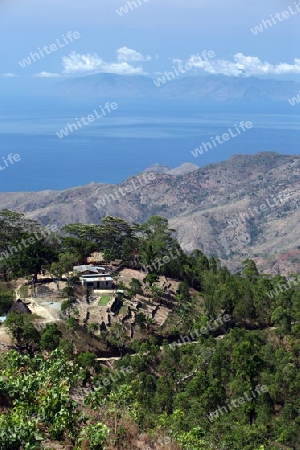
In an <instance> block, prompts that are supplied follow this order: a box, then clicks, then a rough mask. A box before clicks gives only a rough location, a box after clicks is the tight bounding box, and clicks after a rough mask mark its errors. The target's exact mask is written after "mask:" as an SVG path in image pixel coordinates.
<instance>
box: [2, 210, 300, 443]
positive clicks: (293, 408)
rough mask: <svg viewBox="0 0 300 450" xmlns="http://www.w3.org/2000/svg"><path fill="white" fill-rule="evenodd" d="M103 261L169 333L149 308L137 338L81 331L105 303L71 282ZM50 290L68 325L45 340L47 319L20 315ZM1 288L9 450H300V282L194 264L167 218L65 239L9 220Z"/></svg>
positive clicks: (138, 318) (126, 294) (139, 319)
mask: <svg viewBox="0 0 300 450" xmlns="http://www.w3.org/2000/svg"><path fill="white" fill-rule="evenodd" d="M185 250H186V249H185ZM93 252H101V254H102V255H103V260H104V261H105V263H106V262H107V263H111V262H113V261H115V260H118V261H119V266H118V268H116V269H115V271H114V272H113V273H112V276H113V279H114V287H115V289H116V290H117V291H118V292H120V293H122V299H121V303H122V304H123V306H124V304H125V301H126V300H129V301H131V302H133V301H134V300H135V299H139V298H141V299H144V298H145V299H146V300H145V302H146V303H147V305H150V306H151V303H155V304H157V305H162V306H164V308H166V309H167V310H168V314H167V318H166V320H164V322H163V323H161V324H159V323H158V322H157V321H156V320H155V316H154V319H153V318H151V317H149V316H147V315H146V312H145V311H146V310H143V303H142V300H141V302H140V303H141V306H140V308H139V309H137V311H136V312H135V313H134V316H135V323H134V325H135V333H134V334H133V335H132V333H131V332H130V329H127V328H126V327H125V326H124V325H123V324H122V322H118V321H115V322H113V323H112V324H111V325H110V326H107V327H102V326H100V317H99V318H98V321H94V322H91V321H89V317H88V315H87V316H86V318H85V319H84V320H82V319H81V317H80V315H79V313H78V309H79V308H80V305H81V303H82V302H83V301H84V302H86V304H87V306H89V305H90V302H91V297H92V296H93V292H91V291H89V290H86V291H85V292H83V293H82V291H80V288H81V286H80V283H79V279H78V277H76V276H74V274H72V268H73V266H75V265H78V264H86V263H87V259H88V257H89V256H90V255H91V254H93ZM126 271H127V272H126ZM125 273H135V274H142V276H141V277H140V278H137V276H134V277H132V278H131V279H128V278H126V279H125V278H124V276H123V275H124V274H125ZM122 274H123V275H122ZM43 276H48V277H49V278H50V279H53V280H54V281H55V283H58V284H59V283H64V288H63V289H62V291H61V293H62V303H61V318H60V320H59V321H57V322H55V323H47V324H46V325H45V326H44V327H42V328H39V327H37V326H36V323H37V321H38V319H39V318H38V317H37V316H36V315H35V314H23V313H22V314H21V312H20V310H19V311H18V310H17V311H16V310H15V311H13V310H12V311H11V307H12V305H15V304H16V302H15V301H16V300H17V297H19V296H20V295H21V290H20V286H21V285H22V289H25V287H26V289H27V290H30V289H31V297H34V295H35V294H34V293H35V285H36V284H37V283H38V282H39V279H41V278H42V277H43ZM122 276H123V278H122ZM0 277H1V282H0V316H7V317H6V320H5V322H4V324H3V325H0V336H1V333H2V332H3V333H4V332H7V333H8V335H9V336H10V339H11V345H10V347H9V348H8V349H6V350H5V351H2V353H1V361H0V371H1V376H0V450H19V449H20V450H21V449H27V450H29V449H53V450H54V449H57V450H60V449H61V450H63V449H77V450H80V449H82V450H83V449H84V450H87V449H95V450H96V449H99V450H101V449H102V450H121V449H126V450H127V449H133V450H135V449H136V450H146V449H147V450H299V449H300V428H299V425H300V418H299V410H300V399H299V393H300V371H299V367H300V363H299V361H300V358H299V356H300V322H299V320H300V308H299V301H300V289H299V287H300V275H298V274H292V273H291V274H290V275H289V276H287V277H283V276H280V275H277V276H271V275H265V274H264V275H263V274H261V273H259V271H258V270H257V267H256V265H255V263H254V261H253V260H251V259H246V260H244V262H243V263H242V265H241V267H240V271H239V272H238V273H235V274H232V273H230V271H229V270H228V269H227V268H226V267H225V266H223V265H222V264H221V262H220V260H219V259H218V258H215V257H207V256H206V255H205V254H204V253H202V252H201V251H200V250H193V251H192V252H189V253H186V252H185V251H184V249H182V248H181V247H180V245H179V243H178V241H177V240H176V238H175V233H174V230H172V229H170V228H169V224H168V220H167V219H164V218H161V217H159V216H152V217H150V218H149V219H148V220H147V221H146V222H144V223H142V224H135V223H133V224H129V223H128V222H126V221H125V220H122V219H119V218H117V217H111V216H108V217H106V218H105V219H102V221H101V222H100V223H99V224H96V225H85V224H78V223H77V224H69V225H67V226H65V227H64V228H63V229H62V230H60V231H59V230H58V229H49V228H48V229H46V228H45V227H44V226H42V225H41V224H39V223H38V222H36V221H33V220H29V219H26V218H25V217H24V216H23V215H22V214H18V213H15V212H12V211H8V210H4V211H2V212H0ZM162 278H163V279H164V280H166V283H169V286H170V285H171V286H175V285H176V289H175V291H174V292H172V290H171V288H168V289H167V288H166V289H163V288H162V287H161V284H160V280H161V279H162ZM26 295H27V294H26ZM26 295H25V294H24V298H25V299H26V298H29V294H28V295H27V296H26ZM22 298H23V297H22ZM82 298H84V300H82ZM25 303H26V302H24V304H25ZM24 308H25V307H24ZM79 341H80V344H81V347H80V349H79ZM96 348H97V350H95V349H96ZM78 349H79V350H78ZM107 355H108V356H107ZM109 355H110V356H109Z"/></svg>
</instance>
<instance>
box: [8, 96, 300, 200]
mask: <svg viewBox="0 0 300 450" xmlns="http://www.w3.org/2000/svg"><path fill="white" fill-rule="evenodd" d="M110 101H115V102H117V104H118V109H117V110H115V111H112V112H111V113H109V114H108V113H107V115H106V116H105V117H102V118H101V119H97V120H95V121H94V122H93V123H90V124H88V125H86V126H82V128H79V129H78V130H77V131H73V132H72V133H71V132H69V135H68V136H65V137H63V138H62V139H60V138H59V137H58V136H57V135H56V133H57V132H59V131H60V130H61V129H63V128H65V127H66V126H67V124H68V123H74V122H76V121H75V119H76V118H80V117H82V116H87V115H89V114H93V110H95V109H96V111H97V112H98V114H100V105H102V106H103V105H104V103H105V99H104V100H101V101H100V100H98V99H95V100H91V99H89V100H88V101H82V100H80V101H75V100H67V99H52V98H41V97H30V98H26V97H16V98H2V101H1V104H0V166H1V167H5V169H3V170H0V191H1V192H12V191H39V190H44V189H54V190H61V189H66V188H70V187H75V186H81V185H85V184H88V183H91V182H97V183H118V182H120V181H122V180H125V179H126V178H128V177H130V176H132V175H134V174H137V173H139V172H141V171H143V170H144V169H146V168H147V167H149V166H150V165H152V164H154V163H160V164H166V165H168V166H170V167H176V166H179V165H180V164H182V163H183V162H192V163H195V164H198V165H199V166H201V167H203V166H205V165H207V164H210V163H213V162H218V161H223V160H225V159H228V158H229V157H230V156H232V155H234V154H255V153H257V152H261V151H275V152H278V153H281V154H299V142H300V121H299V119H300V115H299V114H300V105H296V106H294V107H291V106H290V105H289V104H288V103H287V104H269V105H268V104H265V103H261V104H260V103H256V104H253V105H251V104H245V103H230V104H228V103H226V104H225V103H224V104H223V103H220V102H219V103H214V104H211V103H210V104H203V103H199V102H191V101H189V102H178V101H164V102H160V101H159V102H158V101H154V100H153V101H149V100H136V101H128V100H121V101H120V100H112V99H110ZM242 120H243V121H245V122H246V121H251V122H252V124H253V128H251V129H249V130H246V132H241V134H240V135H238V136H237V137H234V138H231V139H230V140H228V141H227V142H224V143H223V144H219V145H218V146H217V147H215V148H213V149H211V150H209V151H208V152H206V153H204V154H203V155H199V156H198V157H197V158H195V157H194V156H193V155H192V153H191V151H192V150H194V149H195V148H196V147H199V146H200V145H201V144H202V142H208V141H211V137H213V138H215V136H216V135H222V134H224V133H226V132H227V131H228V129H229V128H231V129H232V131H234V129H235V124H236V125H238V124H239V123H240V122H241V121H242ZM10 153H11V154H13V155H15V154H19V155H20V158H21V159H20V161H18V162H14V163H13V164H10V163H9V162H7V163H6V165H7V167H6V165H5V163H4V159H5V160H6V161H7V156H8V155H9V154H10ZM3 158H4V159H3Z"/></svg>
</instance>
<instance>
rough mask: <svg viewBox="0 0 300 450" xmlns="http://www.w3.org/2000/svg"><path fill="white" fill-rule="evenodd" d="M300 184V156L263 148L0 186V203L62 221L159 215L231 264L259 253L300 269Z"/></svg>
mask: <svg viewBox="0 0 300 450" xmlns="http://www.w3.org/2000/svg"><path fill="white" fill-rule="evenodd" d="M299 186H300V156H298V155H279V154H277V153H275V152H262V153H259V154H257V155H253V156H249V155H234V156H232V157H231V158H230V159H228V160H227V161H223V162H221V163H216V164H211V165H209V166H206V167H203V168H198V167H197V166H196V165H194V164H189V163H186V164H183V165H182V166H180V168H176V169H169V168H168V167H167V166H161V165H159V164H155V165H154V166H151V167H150V168H148V169H146V170H145V171H144V173H142V174H139V175H138V176H133V177H132V178H130V179H128V180H125V181H123V182H122V183H121V184H119V185H109V184H102V183H91V184H89V185H86V186H83V187H76V188H72V189H67V190H65V191H49V190H48V191H41V192H19V193H18V192H13V193H0V208H1V209H4V208H8V209H11V210H14V211H18V212H24V213H25V214H26V216H27V217H29V218H33V219H37V220H39V221H41V222H42V223H44V224H48V223H49V224H57V225H58V226H63V225H65V224H68V223H75V222H82V223H99V220H100V219H101V218H103V217H105V216H106V215H113V216H118V217H121V218H124V219H126V220H128V221H129V222H143V221H145V220H147V219H148V218H149V217H150V216H151V215H155V214H156V215H161V216H163V217H166V218H168V219H169V223H170V226H171V227H172V228H174V229H175V230H176V231H177V238H178V240H179V242H180V244H181V245H182V246H183V247H187V246H188V245H190V244H191V245H192V247H193V248H200V249H201V250H202V251H204V252H205V253H206V254H208V255H216V256H219V257H220V258H221V259H222V260H223V261H225V262H226V265H228V267H230V268H231V269H233V270H236V269H238V268H239V267H240V263H241V261H242V260H243V259H245V258H246V257H253V258H254V259H256V260H257V262H258V263H259V266H260V267H261V268H262V269H263V270H266V271H268V272H272V273H282V274H285V273H288V272H293V271H295V272H298V273H300V227H299V222H300V192H299ZM120 189H121V190H120Z"/></svg>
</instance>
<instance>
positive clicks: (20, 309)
mask: <svg viewBox="0 0 300 450" xmlns="http://www.w3.org/2000/svg"><path fill="white" fill-rule="evenodd" d="M11 313H17V314H32V312H31V311H30V309H29V308H28V306H27V305H26V303H24V302H22V300H21V299H18V300H17V301H16V303H14V304H13V305H12V307H11V308H10V310H9V311H8V314H11Z"/></svg>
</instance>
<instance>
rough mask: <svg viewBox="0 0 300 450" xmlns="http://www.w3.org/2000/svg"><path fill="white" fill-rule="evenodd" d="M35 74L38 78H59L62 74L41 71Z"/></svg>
mask: <svg viewBox="0 0 300 450" xmlns="http://www.w3.org/2000/svg"><path fill="white" fill-rule="evenodd" d="M33 76H34V77H38V78H58V77H61V76H62V75H60V74H59V73H52V72H39V73H35V74H34V75H33Z"/></svg>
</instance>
